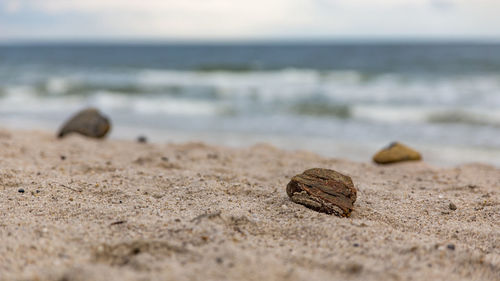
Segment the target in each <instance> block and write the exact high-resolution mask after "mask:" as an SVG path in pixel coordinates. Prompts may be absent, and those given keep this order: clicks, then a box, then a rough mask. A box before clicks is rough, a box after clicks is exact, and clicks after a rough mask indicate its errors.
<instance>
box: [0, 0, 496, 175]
mask: <svg viewBox="0 0 500 281" xmlns="http://www.w3.org/2000/svg"><path fill="white" fill-rule="evenodd" d="M498 11H500V2H498V1H496V0H478V1H468V0H467V1H466V0H432V1H426V0H397V1H396V0H307V1H306V0H274V1H263V0H253V1H249V0H205V1H198V0H184V1H170V0H165V1H155V0H141V1H127V0H121V1H119V0H74V1H64V0H2V1H1V2H0V126H2V127H7V128H17V129H40V130H53V131H54V132H55V131H56V130H57V129H58V128H59V126H60V125H61V124H62V122H63V121H64V120H66V119H67V118H68V117H69V116H71V115H72V114H73V113H75V112H76V111H77V110H79V109H82V108H85V107H87V106H94V107H97V108H99V109H101V110H102V111H103V112H104V113H105V114H106V115H108V116H109V117H110V118H111V120H112V123H113V129H112V132H111V138H115V139H135V138H136V137H137V136H138V135H145V136H147V137H148V139H149V141H152V142H160V143H161V142H167V141H173V142H180V141H203V142H207V143H212V144H219V145H230V146H247V145H252V144H255V143H260V142H268V143H272V144H274V145H276V146H278V147H281V148H284V149H293V150H295V149H302V150H310V151H314V152H317V153H319V154H321V155H324V156H329V157H340V158H347V159H352V160H359V161H369V160H370V158H371V156H372V155H373V153H374V152H376V151H377V150H378V149H380V148H381V147H383V146H385V145H387V144H388V143H389V142H391V141H395V140H398V141H402V142H404V143H407V144H408V145H410V146H412V147H414V148H416V149H417V150H419V151H421V152H422V153H423V155H424V158H425V159H426V160H427V161H429V162H431V163H433V164H438V165H451V164H453V165H455V164H459V163H465V162H485V163H490V164H495V165H500V17H498Z"/></svg>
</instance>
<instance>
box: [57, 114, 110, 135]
mask: <svg viewBox="0 0 500 281" xmlns="http://www.w3.org/2000/svg"><path fill="white" fill-rule="evenodd" d="M110 129H111V123H110V122H109V120H108V118H107V117H105V116H103V115H102V114H101V113H100V112H99V111H98V110H97V109H95V108H88V109H84V110H82V111H80V112H78V113H77V114H76V115H74V116H73V117H71V119H69V120H68V121H67V122H66V123H65V124H64V125H63V127H62V129H61V130H60V131H59V134H58V137H59V138H62V137H64V136H66V135H67V134H70V133H78V134H81V135H84V136H87V137H91V138H103V137H105V136H106V134H107V133H108V132H109V130H110Z"/></svg>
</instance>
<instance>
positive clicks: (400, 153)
mask: <svg viewBox="0 0 500 281" xmlns="http://www.w3.org/2000/svg"><path fill="white" fill-rule="evenodd" d="M421 159H422V156H421V155H420V153H419V152H417V151H415V150H413V149H411V148H409V147H408V146H406V145H404V144H401V143H399V142H393V143H391V144H390V145H389V146H388V147H386V148H384V149H382V150H380V151H379V152H377V154H375V155H374V156H373V161H374V162H375V163H378V164H390V163H396V162H402V161H416V160H421Z"/></svg>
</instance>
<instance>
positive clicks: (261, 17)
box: [0, 0, 500, 42]
mask: <svg viewBox="0 0 500 281" xmlns="http://www.w3.org/2000/svg"><path fill="white" fill-rule="evenodd" d="M345 38H349V39H363V38H365V39H415V38H417V39H418V38H428V39H444V40H446V39H464V38H465V39H470V38H478V39H494V40H498V39H500V0H0V41H3V42H8V41H15V40H35V41H36V40H115V39H118V40H127V39H131V40H143V39H146V40H151V39H152V40H175V39H181V40H200V39H201V40H238V39H244V40H252V39H272V40H280V39H322V40H328V39H345Z"/></svg>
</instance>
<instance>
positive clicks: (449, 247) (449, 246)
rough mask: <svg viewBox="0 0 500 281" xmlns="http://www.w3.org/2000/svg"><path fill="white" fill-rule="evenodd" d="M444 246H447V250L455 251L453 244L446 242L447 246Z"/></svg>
mask: <svg viewBox="0 0 500 281" xmlns="http://www.w3.org/2000/svg"><path fill="white" fill-rule="evenodd" d="M446 248H448V249H449V250H452V251H455V244H448V246H446Z"/></svg>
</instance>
